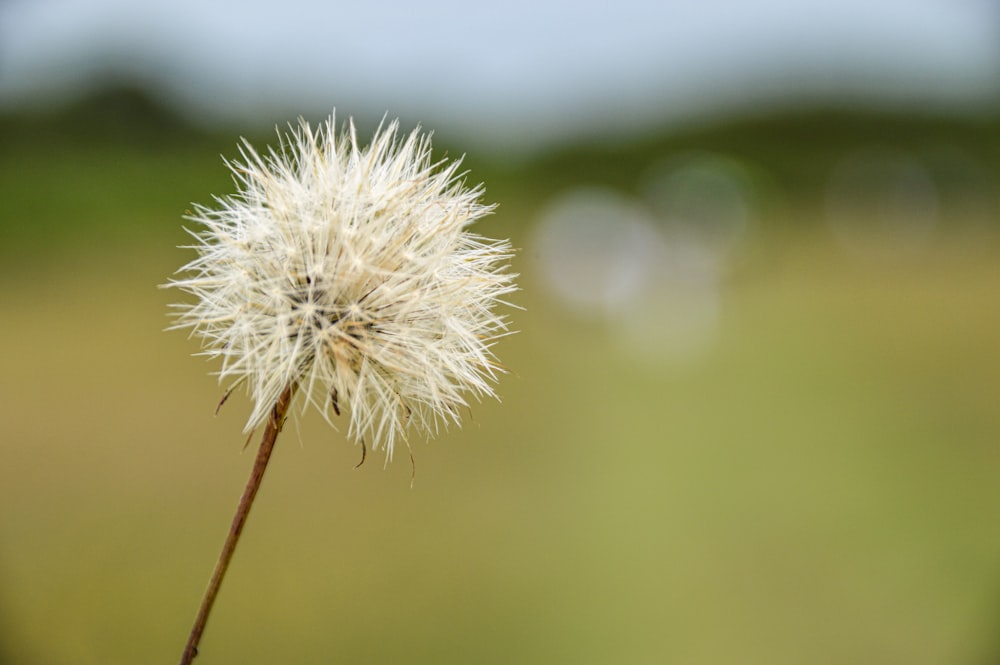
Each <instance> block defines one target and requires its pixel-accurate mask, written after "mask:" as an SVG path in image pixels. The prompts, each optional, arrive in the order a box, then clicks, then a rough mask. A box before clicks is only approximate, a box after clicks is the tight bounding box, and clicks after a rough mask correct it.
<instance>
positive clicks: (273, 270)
mask: <svg viewBox="0 0 1000 665" xmlns="http://www.w3.org/2000/svg"><path fill="white" fill-rule="evenodd" d="M397 134H398V125H397V123H396V122H393V123H391V124H389V125H388V126H386V127H383V128H381V129H380V130H379V131H378V132H376V134H375V137H374V139H373V140H372V142H371V144H370V146H368V147H365V148H362V147H359V146H358V142H357V137H356V132H355V129H354V126H353V124H350V123H349V124H348V128H347V131H346V132H344V133H343V134H341V135H340V136H339V137H338V135H337V133H336V131H335V127H334V121H333V119H332V118H331V119H330V120H329V121H328V122H327V123H326V124H325V125H324V126H323V128H321V129H319V130H318V131H313V130H312V129H311V128H310V126H309V124H308V123H306V122H302V123H301V124H300V125H299V127H298V129H297V130H295V131H294V132H293V133H292V134H291V135H290V136H287V137H284V138H283V139H282V142H281V145H280V147H279V148H278V149H276V150H271V151H270V152H269V153H268V154H267V155H265V156H261V155H260V154H258V153H257V152H256V151H255V150H254V149H253V148H252V147H251V146H250V145H249V144H248V143H245V144H244V146H243V147H242V150H241V153H242V157H243V161H242V163H235V164H230V168H231V169H232V171H233V173H234V174H235V179H236V181H237V184H238V185H239V188H240V191H239V193H238V194H237V195H235V196H231V197H226V198H222V199H219V200H218V201H219V204H220V205H219V206H218V207H216V208H207V207H201V206H199V207H197V208H196V210H195V212H194V214H193V215H192V216H191V217H190V219H191V220H192V221H194V222H197V223H198V224H199V225H200V226H201V227H203V228H202V229H201V230H199V231H196V232H194V233H192V235H193V236H194V238H195V241H196V242H195V245H194V249H196V250H197V252H198V254H199V256H198V257H197V258H196V259H195V260H193V261H191V262H190V263H189V264H187V265H186V266H184V267H183V268H182V269H181V271H180V272H181V273H183V274H184V276H182V277H181V278H179V279H175V280H173V281H171V282H170V286H173V287H176V288H179V289H181V290H183V291H187V292H188V293H190V294H192V295H194V296H195V298H196V301H195V302H194V303H192V304H182V305H177V306H176V314H177V320H176V323H175V325H174V326H173V327H175V328H190V329H192V330H193V332H194V333H195V334H196V335H197V336H199V337H200V338H201V340H202V342H203V345H204V352H203V353H204V355H207V356H209V357H212V358H218V359H220V360H221V361H222V368H221V370H220V371H219V380H220V381H221V382H223V383H227V384H239V385H242V386H245V388H246V389H247V391H248V392H249V393H250V395H251V397H252V400H253V405H254V406H253V411H252V412H251V414H250V417H249V419H248V420H247V423H246V428H245V431H247V432H249V431H252V430H253V429H255V428H257V427H259V426H261V425H262V424H263V423H264V422H265V420H266V419H267V417H268V414H269V413H270V412H271V409H272V407H273V406H274V404H275V403H276V402H277V399H278V396H279V395H280V394H281V392H282V391H283V390H284V389H285V388H286V387H287V386H289V385H293V384H294V385H297V386H298V387H299V391H298V393H297V396H296V400H297V401H298V402H299V403H300V405H301V407H302V409H303V410H304V409H306V408H308V407H309V406H310V405H311V406H313V407H315V408H316V409H317V410H318V411H320V412H321V413H323V414H324V416H325V417H326V418H327V419H328V420H330V421H331V422H333V421H334V420H335V416H336V415H337V414H339V412H340V410H341V409H342V408H343V409H344V410H345V411H346V412H347V414H348V417H349V419H350V420H349V427H348V431H347V435H348V437H350V438H351V439H353V440H354V441H355V442H358V441H360V440H361V439H365V440H367V441H368V442H369V443H370V444H371V447H372V448H373V449H375V450H378V449H380V448H384V449H385V450H386V453H387V454H388V455H389V456H390V457H391V455H392V452H393V447H394V445H395V444H396V443H397V442H398V441H399V440H400V439H401V438H403V437H406V435H407V429H408V427H407V426H408V425H411V424H412V426H413V427H414V428H416V429H417V430H421V431H422V432H423V433H425V434H433V433H435V432H437V431H438V430H439V429H440V427H441V426H443V425H447V424H449V423H451V422H455V423H457V422H458V420H459V417H458V414H459V411H460V407H463V406H466V405H467V403H468V399H469V397H470V396H472V397H474V398H482V397H484V396H492V395H493V394H494V392H493V388H492V383H493V382H494V381H495V379H496V375H497V372H498V371H499V367H498V365H497V363H496V362H495V358H494V356H493V352H492V342H493V341H494V340H495V339H496V338H497V337H499V336H501V335H503V334H504V333H505V332H506V331H507V322H506V320H505V318H504V317H503V316H502V315H500V314H497V313H495V311H494V307H495V305H497V304H498V303H499V302H501V300H502V298H503V297H504V296H505V295H506V294H509V293H510V292H511V291H513V290H514V288H515V287H514V283H513V275H512V274H511V273H509V272H508V271H507V266H508V262H509V258H510V256H511V247H510V244H509V243H508V242H507V241H497V240H491V239H488V238H484V237H481V236H479V235H476V234H474V233H471V232H470V231H469V230H468V227H469V225H470V224H472V223H473V222H475V221H476V220H478V219H479V218H481V217H483V216H484V215H487V214H489V213H490V212H491V211H492V206H488V205H484V204H482V203H480V202H479V199H480V196H481V194H482V190H481V189H480V188H473V189H468V188H466V187H465V186H464V184H463V183H462V181H461V179H460V174H459V173H458V168H459V162H457V161H456V162H451V163H447V164H446V163H444V162H438V163H435V162H433V161H432V159H431V145H430V140H429V138H428V137H427V136H424V135H421V134H420V132H419V130H414V131H413V132H412V133H410V134H409V135H408V136H407V137H406V138H405V139H404V140H402V141H397ZM331 395H332V396H333V397H332V398H331Z"/></svg>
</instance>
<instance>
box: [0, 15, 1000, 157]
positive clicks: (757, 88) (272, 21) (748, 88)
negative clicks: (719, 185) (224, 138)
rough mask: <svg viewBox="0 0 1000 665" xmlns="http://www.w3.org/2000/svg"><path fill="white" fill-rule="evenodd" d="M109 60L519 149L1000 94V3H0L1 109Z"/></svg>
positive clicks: (93, 72) (70, 87) (84, 83)
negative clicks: (772, 113) (800, 109)
mask: <svg viewBox="0 0 1000 665" xmlns="http://www.w3.org/2000/svg"><path fill="white" fill-rule="evenodd" d="M109 74H110V75H114V76H117V77H119V78H126V79H133V80H135V79H137V80H140V81H143V82H149V83H151V84H152V85H154V86H156V87H157V89H159V90H160V91H162V92H163V94H165V95H166V96H167V97H168V98H169V99H171V100H172V101H174V102H176V103H177V104H179V105H181V106H182V107H184V108H188V109H191V110H192V111H194V112H195V113H196V114H197V115H198V116H199V117H202V118H204V119H206V120H208V121H212V120H218V119H231V118H235V119H242V120H250V119H254V118H262V117H267V118H271V117H275V116H277V117H283V116H285V115H289V114H291V115H292V116H294V115H297V114H299V113H307V114H308V113H315V112H318V111H320V110H324V109H331V108H333V107H337V108H338V110H339V111H341V112H343V113H345V114H346V113H353V114H371V113H375V114H379V115H381V114H382V113H385V112H388V113H389V114H390V115H393V116H395V115H400V116H402V117H403V119H404V122H418V121H422V122H424V124H425V125H427V126H429V127H434V126H435V125H437V124H439V123H448V124H449V126H454V127H456V128H458V130H459V131H461V132H468V133H472V134H475V133H479V134H481V135H483V136H485V137H486V139H487V140H493V141H503V142H505V143H508V142H509V143H510V144H511V145H519V144H533V143H546V142H550V141H552V140H558V139H559V138H561V137H564V136H569V135H572V134H574V133H579V132H581V131H587V130H588V129H589V128H590V127H593V126H594V123H595V121H598V122H605V123H607V122H608V121H611V123H612V124H613V125H614V126H616V127H620V128H621V130H622V131H629V130H630V129H632V128H637V127H641V126H643V125H645V124H649V123H662V122H664V121H671V120H672V121H683V120H687V119H691V118H698V117H702V116H706V115H713V114H718V113H723V112H727V111H730V110H733V109H736V110H739V109H743V108H747V107H752V106H753V105H754V104H760V103H766V104H775V103H784V102H786V101H796V100H799V99H802V98H803V97H809V96H820V97H827V98H843V97H845V96H846V97H849V98H851V97H853V98H862V99H868V100H873V101H882V102H891V103H895V104H903V103H918V102H919V103H922V104H934V105H939V106H946V107H951V108H957V109H961V108H969V107H973V106H975V105H977V104H979V103H981V102H982V101H983V100H985V99H992V100H994V101H996V100H997V99H998V98H1000V0H837V1H834V0H744V1H737V0H706V1H698V0H662V1H660V2H655V1H652V0H649V1H645V2H643V1H640V0H614V1H608V2H597V1H595V0H574V1H562V0H551V1H547V0H504V1H503V2H462V1H460V0H424V1H422V2H401V1H399V0H382V1H381V2H372V3H366V2H359V1H353V2H343V3H341V2H320V1H319V0H312V1H310V0H302V1H300V2H295V1H294V0H293V1H286V2H280V3H278V2H262V1H260V0H244V1H243V2H210V1H206V0H202V1H198V0H144V1H143V2H136V1H135V0H86V1H85V0H6V2H3V1H0V106H7V107H9V106H13V105H17V104H22V103H24V102H25V101H28V102H31V101H34V102H35V103H38V102H39V100H45V99H47V98H48V97H46V96H47V95H51V94H56V95H62V96H64V97H67V96H72V95H73V94H77V93H78V92H79V91H80V90H83V89H86V88H87V87H88V86H91V85H93V84H94V82H95V81H100V80H102V79H103V78H104V77H106V76H108V75H109ZM485 130H488V131H485Z"/></svg>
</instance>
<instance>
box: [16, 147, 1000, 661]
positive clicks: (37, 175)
mask: <svg viewBox="0 0 1000 665" xmlns="http://www.w3.org/2000/svg"><path fill="white" fill-rule="evenodd" d="M40 131H41V130H40ZM7 136H8V137H9V134H8V135H7ZM30 136H31V134H30V132H22V133H21V134H20V138H19V139H17V140H13V139H12V140H10V141H9V142H6V143H5V146H6V147H7V148H8V149H7V150H5V151H4V152H3V153H2V154H0V166H2V170H0V174H2V175H0V200H3V201H5V208H4V215H5V217H6V218H5V219H4V220H3V222H4V223H3V224H2V225H0V228H2V229H3V233H4V236H3V241H4V246H3V254H4V257H5V264H6V267H5V269H4V270H3V271H2V272H0V279H2V283H3V287H4V294H5V295H4V299H5V305H6V311H7V312H8V315H7V317H5V324H4V326H3V327H2V328H0V345H2V346H0V348H4V349H6V351H5V352H4V354H3V358H4V371H3V379H2V380H0V398H2V402H0V403H2V404H3V407H2V408H3V412H2V415H3V422H4V423H5V435H4V443H3V444H2V445H3V449H2V450H3V463H2V464H0V505H2V506H3V509H2V510H0V659H6V662H11V663H19V664H28V665H31V664H32V663H38V664H41V663H45V664H55V665H58V664H61V663H65V664H69V663H74V664H85V663H102V664H114V663H123V664H124V663H136V662H144V663H148V662H171V661H172V660H176V658H177V657H178V654H179V653H180V648H181V647H182V645H183V641H184V638H185V636H186V633H187V630H188V629H189V628H190V622H191V621H192V619H193V615H194V612H195V609H196V604H197V602H198V600H199V597H200V594H201V592H202V590H203V588H204V584H205V583H206V582H207V578H208V575H209V573H210V569H211V566H212V564H213V563H214V558H215V556H216V554H217V551H218V548H219V547H220V545H221V541H222V538H223V536H224V533H225V530H226V528H227V527H228V523H229V520H230V518H231V513H232V510H233V508H234V506H235V503H236V500H237V498H238V496H239V493H240V491H241V489H242V486H243V483H244V481H245V478H246V475H247V473H248V470H249V466H250V464H251V462H252V453H251V452H250V451H249V450H248V451H247V452H245V453H243V454H240V449H241V446H242V445H243V437H242V436H241V435H240V430H241V428H242V424H243V419H244V417H245V414H246V410H247V404H246V401H245V399H242V398H236V397H234V398H233V399H232V400H230V402H229V403H228V404H227V405H226V407H225V409H224V410H223V412H222V414H221V415H220V416H219V417H218V418H212V417H211V413H212V410H213V409H214V407H215V404H216V402H217V400H218V398H219V396H220V390H219V388H218V386H216V385H215V384H214V382H213V380H212V378H211V377H209V376H208V371H209V370H211V369H212V367H211V366H210V365H207V364H206V363H204V362H203V361H201V360H199V359H195V358H192V357H191V356H190V353H191V352H192V351H194V350H195V346H194V344H193V342H190V341H188V340H186V339H185V338H184V336H183V335H182V334H179V333H170V334H165V333H162V331H161V329H162V328H163V327H164V325H165V323H166V319H165V310H166V305H167V303H168V302H170V301H171V300H173V299H174V298H175V297H176V295H175V294H172V293H165V292H163V291H159V290H157V289H156V288H155V285H156V284H158V283H162V282H163V281H165V279H167V277H168V276H169V274H170V273H171V272H172V271H173V270H174V269H175V268H176V267H177V266H179V265H180V264H181V263H182V262H184V261H185V260H186V258H187V254H185V253H184V252H182V251H180V250H174V249H173V245H175V244H177V243H179V242H182V241H183V234H182V232H181V231H180V224H181V221H180V219H179V215H180V214H181V213H182V212H183V210H184V209H185V208H186V207H187V205H188V203H189V202H190V201H192V200H198V201H207V199H208V196H209V194H211V193H225V192H228V191H230V185H229V181H228V176H227V175H226V172H225V170H224V169H223V168H222V166H221V164H220V161H219V159H218V156H217V155H218V152H225V153H226V154H227V155H231V154H232V153H233V151H232V150H231V149H230V148H228V147H227V145H225V144H224V143H222V142H220V141H219V140H218V139H214V138H211V137H197V136H194V137H191V136H189V135H187V134H184V133H183V132H180V130H178V134H177V135H176V136H175V135H171V134H169V133H167V134H164V136H160V137H159V138H158V134H157V132H155V131H154V132H152V133H149V132H147V131H146V130H141V129H135V130H134V131H133V133H132V134H129V135H127V136H126V137H125V139H123V140H121V141H117V142H116V141H111V142H109V141H108V140H107V139H106V138H104V139H102V138H100V136H99V137H98V138H96V139H94V140H92V141H87V140H82V139H79V138H77V139H73V138H72V137H70V138H66V137H63V138H61V139H59V140H58V141H53V142H52V143H51V144H49V145H48V147H46V148H45V149H44V150H40V149H39V148H38V146H37V145H35V143H33V142H32V141H30V140H28V139H29V138H30ZM185 137H187V138H185ZM50 138H52V137H50ZM56 138H58V132H56ZM60 141H62V143H60ZM220 143H222V145H219V144H220ZM229 144H230V145H231V144H232V141H231V140H230V141H229ZM470 166H472V168H473V173H472V175H473V177H474V178H477V179H478V178H485V179H486V180H487V185H488V193H489V195H490V196H491V197H492V198H495V199H498V200H500V202H501V204H502V206H501V208H500V210H499V212H498V214H497V216H496V217H495V218H493V219H491V220H490V221H488V222H485V223H484V226H483V227H482V230H483V232H485V233H488V234H490V235H508V234H509V235H512V236H513V239H514V242H515V244H516V245H518V246H521V247H525V248H527V249H526V251H525V252H523V253H522V255H521V256H520V257H519V259H518V266H517V267H518V269H519V270H520V271H521V272H523V273H524V275H523V280H522V286H523V289H524V290H523V292H522V293H520V294H519V295H518V297H517V298H516V300H517V302H518V303H519V304H521V305H523V306H525V307H526V311H525V312H517V313H515V315H514V318H515V321H516V326H517V327H518V328H519V329H520V330H521V331H522V332H521V333H520V334H518V335H516V336H513V337H511V338H509V339H507V340H505V341H504V342H503V343H502V345H501V347H500V353H501V356H502V359H503V361H504V362H505V364H506V365H508V366H509V367H511V368H512V370H513V373H512V375H510V376H507V377H505V378H504V379H503V380H502V382H501V386H500V391H499V392H500V394H501V395H502V398H503V403H502V404H497V403H486V404H483V405H480V406H477V407H476V408H475V409H474V410H473V413H472V417H471V419H470V420H469V422H467V424H466V425H465V426H464V427H463V428H462V429H461V430H457V431H453V432H451V433H449V434H448V435H446V436H444V437H442V438H440V439H437V440H435V441H433V442H430V443H428V444H424V443H418V444H416V447H415V454H416V464H417V475H416V484H415V487H414V488H413V489H410V485H409V473H410V469H409V466H408V464H407V462H406V460H405V458H404V459H398V460H397V461H396V462H394V463H393V464H391V465H390V466H388V467H387V468H386V469H385V470H383V469H382V468H381V459H380V457H378V456H373V457H371V458H370V459H369V460H368V462H367V463H366V464H365V466H364V467H362V468H361V469H359V470H356V471H355V470H352V467H353V466H354V464H355V463H356V462H357V460H358V459H359V451H358V449H356V448H354V447H351V446H349V445H346V444H345V443H344V441H343V438H342V436H341V435H340V434H339V433H338V432H336V431H332V430H330V429H329V428H328V427H326V426H325V425H324V424H323V423H321V422H318V419H316V418H313V417H312V416H306V417H305V418H303V419H301V421H300V422H298V423H297V425H296V426H294V427H289V428H288V429H287V430H286V432H285V434H284V435H283V436H282V438H281V440H280V441H279V445H278V449H277V451H276V454H275V457H274V459H273V461H272V466H271V469H270V470H269V472H268V477H267V479H266V480H265V483H264V487H263V489H262V491H261V494H260V496H259V499H258V503H257V505H256V506H255V508H254V514H253V515H252V517H251V519H250V522H249V524H248V527H247V530H246V532H245V535H244V539H243V542H242V544H241V546H240V549H239V552H238V553H237V556H236V559H235V562H234V564H233V567H232V568H231V570H230V575H229V577H228V578H227V581H226V584H225V585H224V588H223V591H222V594H221V596H220V598H219V601H218V603H217V605H216V607H215V611H214V614H213V616H212V620H211V621H210V624H209V627H208V631H207V633H206V637H205V639H204V641H203V643H202V656H201V658H200V659H199V662H201V661H204V662H205V663H209V662H212V663H247V662H295V663H329V662H357V661H365V662H370V663H390V662H399V661H404V660H405V661H408V662H414V663H421V662H424V663H472V662H475V663H574V664H577V663H595V664H596V663H649V662H684V663H720V662H740V663H768V664H775V663H789V664H792V663H843V662H879V663H906V664H907V665H910V664H913V663H941V664H944V663H949V664H950V663H969V664H978V663H989V662H997V661H998V660H1000V639H998V638H997V636H998V635H1000V529H998V528H997V526H996V525H997V524H998V523H1000V494H998V493H997V491H996V488H997V480H996V479H997V475H998V472H1000V446H998V445H997V444H998V440H1000V409H998V408H997V395H1000V347H998V345H997V343H996V340H997V333H998V331H1000V307H998V295H997V286H998V285H1000V261H998V259H1000V247H998V246H997V243H996V240H995V238H996V236H995V235H994V236H986V238H987V240H986V241H981V242H977V243H973V242H971V241H970V240H969V237H967V236H963V235H962V234H960V233H955V234H947V233H946V234H943V235H942V236H941V237H940V238H939V241H938V242H937V243H936V244H934V245H933V246H931V247H928V248H927V249H926V250H925V251H923V252H921V253H919V254H915V255H912V256H904V257H901V258H897V259H896V260H893V261H885V262H863V261H860V262H859V261H857V260H854V259H852V258H851V257H850V256H849V255H847V254H845V253H844V252H843V251H842V250H841V249H839V248H838V247H837V246H836V245H835V244H833V243H832V242H831V240H830V238H829V235H828V232H827V231H826V230H825V229H824V228H823V227H822V226H821V225H820V224H819V223H818V221H817V220H816V217H817V213H816V212H815V210H814V209H811V208H809V207H808V206H805V207H801V208H797V209H796V210H795V212H794V214H792V213H790V212H786V215H787V217H788V218H793V217H794V218H795V219H798V220H799V224H798V226H797V227H793V226H791V225H790V224H789V223H787V221H782V223H780V224H776V225H775V227H774V228H766V229H764V230H763V234H764V235H763V238H762V239H761V241H760V242H759V243H758V246H757V247H756V249H755V252H754V253H753V254H752V255H751V256H749V257H747V259H746V261H745V264H744V265H741V266H740V271H739V272H738V273H737V274H735V275H734V276H733V277H731V278H730V280H729V281H728V282H727V283H726V286H725V289H724V291H723V315H722V324H721V328H720V331H719V339H718V342H717V344H716V345H715V347H714V348H713V349H712V352H711V353H710V354H709V355H708V356H707V357H706V358H705V359H703V360H702V361H701V362H700V363H699V364H697V365H695V366H693V367H687V368H685V369H683V370H681V369H676V370H670V369H669V368H666V369H663V368H653V367H648V366H642V365H637V364H635V363H634V362H631V361H630V360H629V359H628V358H627V357H626V356H625V355H623V354H621V353H619V352H618V351H617V350H616V347H615V345H614V344H613V339H612V338H613V336H614V334H615V330H614V329H613V327H601V326H595V325H588V324H585V323H582V322H581V321H579V320H577V319H574V318H572V317H571V316H570V315H569V314H566V313H563V312H562V311H561V310H559V309H558V307H556V306H555V305H554V304H553V303H552V302H551V301H550V300H549V299H548V298H546V296H545V295H544V293H543V291H542V289H541V288H540V284H539V275H538V272H537V265H536V264H535V263H534V262H533V259H532V252H531V236H530V230H531V229H530V222H531V221H532V220H533V216H534V214H535V209H536V207H537V205H538V204H539V203H540V202H541V201H543V200H544V197H545V195H546V192H547V191H556V190H558V189H559V187H561V186H562V185H561V184H560V183H557V182H555V181H556V180H558V178H553V180H551V181H544V182H542V183H541V184H539V179H540V178H542V176H540V175H538V174H537V173H535V172H533V171H531V170H530V169H527V167H525V171H523V172H521V175H520V176H518V175H517V174H516V172H515V171H512V170H505V169H504V167H502V166H490V165H489V164H484V165H482V168H480V167H479V166H477V165H476V164H475V163H472V164H470ZM556 172H559V171H558V169H556ZM546 182H547V183H548V184H545V183H546ZM569 182H570V181H568V180H567V181H566V183H562V184H568V183H569ZM494 183H495V185H496V186H494ZM521 184H523V185H524V188H523V191H522V190H521V188H520V185H521ZM546 188H551V190H548V189H546ZM18 224H20V225H21V227H20V230H18V228H17V225H18ZM991 238H993V239H992V240H991ZM250 450H252V448H251V449H250Z"/></svg>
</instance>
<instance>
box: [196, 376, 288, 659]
mask: <svg viewBox="0 0 1000 665" xmlns="http://www.w3.org/2000/svg"><path fill="white" fill-rule="evenodd" d="M297 387H298V386H297V385H296V384H292V385H289V386H287V387H286V388H285V389H284V391H283V392H282V393H281V395H280V396H279V397H278V401H277V402H276V403H275V405H274V407H273V408H272V409H271V417H270V418H269V419H268V421H267V428H266V429H265V430H264V436H263V438H262V439H261V442H260V449H259V450H258V451H257V459H256V460H255V461H254V464H253V470H252V471H251V472H250V478H249V480H247V485H246V488H245V489H244V490H243V496H242V497H241V498H240V503H239V505H238V506H237V507H236V515H235V516H233V524H232V526H230V527H229V535H228V536H226V542H225V544H224V545H223V546H222V552H221V553H220V554H219V560H218V562H216V564H215V571H213V573H212V579H211V580H209V582H208V589H206V591H205V597H204V598H203V599H202V601H201V607H200V608H199V609H198V616H197V617H196V618H195V621H194V627H192V628H191V635H190V636H189V637H188V641H187V645H186V646H185V647H184V655H183V656H182V657H181V665H190V664H191V661H193V660H194V657H195V656H197V655H198V642H199V641H201V634H202V633H203V632H204V631H205V624H206V623H207V622H208V614H209V612H211V611H212V605H213V604H214V603H215V597H216V596H217V595H219V587H221V586H222V578H223V577H224V576H225V574H226V570H227V569H228V568H229V562H230V561H231V560H232V558H233V552H235V551H236V543H237V542H238V541H239V539H240V534H241V533H242V532H243V525H244V524H246V521H247V516H248V515H249V514H250V506H251V505H253V500H254V497H255V496H257V490H258V489H260V483H261V481H262V480H263V479H264V471H265V470H266V469H267V463H268V460H270V459H271V451H272V450H274V442H275V441H276V440H277V439H278V432H280V431H281V426H282V424H284V422H285V416H286V415H287V414H288V408H289V406H291V403H292V397H293V395H294V394H295V390H296V388H297Z"/></svg>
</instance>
